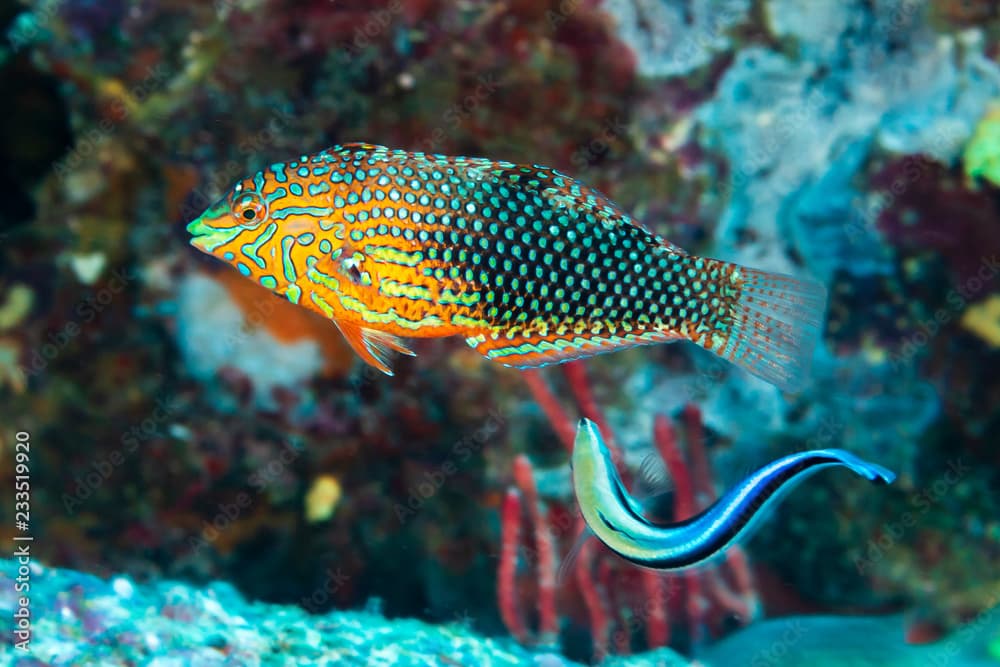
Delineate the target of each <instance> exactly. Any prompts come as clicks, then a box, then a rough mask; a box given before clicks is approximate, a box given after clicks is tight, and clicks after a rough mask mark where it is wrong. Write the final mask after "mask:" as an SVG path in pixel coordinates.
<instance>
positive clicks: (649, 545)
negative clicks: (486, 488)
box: [572, 419, 896, 570]
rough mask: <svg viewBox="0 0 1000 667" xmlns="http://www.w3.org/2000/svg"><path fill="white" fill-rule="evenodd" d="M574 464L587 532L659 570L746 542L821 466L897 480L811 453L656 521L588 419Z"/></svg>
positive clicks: (832, 455) (851, 461)
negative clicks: (673, 518)
mask: <svg viewBox="0 0 1000 667" xmlns="http://www.w3.org/2000/svg"><path fill="white" fill-rule="evenodd" d="M572 466H573V489H574V492H575V493H576V499H577V503H578V504H579V505H580V510H581V512H582V513H583V518H584V520H585V521H586V522H587V528H588V530H589V531H590V532H592V533H593V534H594V535H596V536H597V538H598V539H599V540H601V542H603V543H604V544H605V545H607V547H608V548H609V549H611V550H612V551H614V552H615V553H617V554H618V555H619V556H621V557H622V558H624V559H626V560H628V561H631V562H632V563H635V564H636V565H640V566H642V567H647V568H652V569H657V570H682V569H686V568H690V567H694V566H697V565H700V564H702V563H705V562H708V561H711V560H712V559H714V558H716V557H718V556H721V555H722V554H724V553H725V551H726V549H727V548H728V547H729V546H731V545H732V544H735V543H736V542H737V541H739V540H741V539H745V538H747V537H749V536H750V535H751V534H752V532H753V530H754V528H755V527H756V526H757V525H758V524H759V523H760V521H761V519H762V518H764V517H765V516H767V514H768V512H769V510H771V509H772V508H773V507H774V506H775V505H776V504H777V503H778V502H779V501H780V500H781V499H782V498H783V497H784V496H785V495H787V494H788V492H789V491H791V490H792V489H793V488H795V487H796V486H797V485H798V484H799V483H801V482H802V481H803V480H805V479H806V478H807V477H810V476H812V475H813V474H815V473H817V472H819V471H820V470H823V469H824V468H830V467H835V466H841V467H845V468H848V469H849V470H851V471H852V472H854V473H856V474H858V475H860V476H862V477H864V478H865V479H867V480H868V481H870V482H873V483H876V484H891V483H892V481H893V480H894V479H896V475H895V474H894V473H893V472H891V471H890V470H887V469H886V468H883V467H882V466H880V465H876V464H874V463H869V462H867V461H863V460H862V459H860V458H858V457H857V456H855V455H854V454H851V453H850V452H846V451H844V450H841V449H814V450H811V451H806V452H799V453H796V454H791V455H789V456H786V457H784V458H781V459H778V460H777V461H774V462H772V463H769V464H768V465H766V466H764V467H763V468H761V469H760V470H758V471H757V472H755V473H753V474H752V475H750V476H749V477H747V478H746V479H744V480H743V481H742V482H740V483H739V484H737V485H736V486H735V487H733V488H732V489H731V490H730V491H729V492H728V493H726V494H725V495H724V496H722V497H721V498H719V499H718V500H717V501H716V502H715V504H713V505H712V506H711V507H709V508H708V509H706V510H705V511H703V512H702V513H700V514H698V515H697V516H693V517H690V518H685V519H683V520H679V521H677V522H676V523H666V524H661V523H656V522H653V521H651V520H650V519H647V518H646V517H645V516H643V515H642V513H641V505H640V503H639V501H638V500H636V499H635V498H633V497H632V496H631V495H629V493H628V491H627V490H626V489H625V485H624V484H623V483H622V480H621V478H620V477H619V476H618V471H617V470H616V469H615V465H614V463H613V462H612V460H611V454H610V452H609V451H608V448H607V445H605V444H604V440H603V439H602V438H601V433H600V431H599V430H598V429H597V426H596V425H595V424H594V423H593V422H592V421H590V420H588V419H584V420H581V422H580V424H579V427H578V429H577V433H576V441H575V443H574V445H573V457H572Z"/></svg>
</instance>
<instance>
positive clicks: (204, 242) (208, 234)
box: [186, 216, 240, 254]
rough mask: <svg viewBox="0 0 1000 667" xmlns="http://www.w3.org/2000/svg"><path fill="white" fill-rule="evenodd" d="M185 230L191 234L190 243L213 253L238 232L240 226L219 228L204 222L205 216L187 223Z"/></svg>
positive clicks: (203, 250)
mask: <svg viewBox="0 0 1000 667" xmlns="http://www.w3.org/2000/svg"><path fill="white" fill-rule="evenodd" d="M186 229H187V232H188V234H190V235H191V245H193V246H194V247H195V248H197V249H198V250H201V251H202V252H205V253H208V254H213V253H214V252H215V250H216V249H217V248H219V247H220V246H224V245H225V244H227V243H229V242H230V241H232V240H233V238H234V237H235V236H236V235H237V234H239V233H240V228H239V227H235V228H228V229H219V228H218V227H212V226H210V225H208V224H206V221H205V216H201V217H199V218H197V219H196V220H194V221H192V222H190V223H188V226H187V228H186Z"/></svg>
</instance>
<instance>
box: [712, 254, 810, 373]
mask: <svg viewBox="0 0 1000 667" xmlns="http://www.w3.org/2000/svg"><path fill="white" fill-rule="evenodd" d="M733 268H734V275H735V276H736V278H735V279H734V282H738V283H739V284H740V288H739V299H738V300H737V302H736V309H735V312H733V313H732V314H731V316H730V318H727V319H729V321H728V322H727V326H728V329H729V330H728V332H727V334H728V336H727V341H726V344H725V346H723V347H722V349H716V350H714V351H715V352H716V353H718V354H719V356H721V357H722V358H724V359H727V360H729V361H731V362H733V363H735V364H738V365H739V366H742V367H743V368H745V369H746V370H748V371H749V372H750V373H753V374H754V375H756V376H757V377H759V378H762V379H764V380H766V381H768V382H770V383H771V384H773V385H775V386H777V387H778V388H779V389H781V390H783V391H796V390H797V389H798V388H799V387H800V386H801V385H802V383H803V381H804V380H805V378H806V375H807V374H808V371H809V362H810V360H811V358H812V352H813V346H814V345H815V343H816V339H817V338H818V336H819V333H820V329H821V327H822V324H823V312H824V310H825V308H826V288H824V287H823V286H822V285H820V284H819V283H817V282H814V281H808V280H800V279H798V278H795V277H793V276H786V275H782V274H778V273H767V272H765V271H758V270H756V269H748V268H746V267H742V266H738V267H737V266H734V267H733Z"/></svg>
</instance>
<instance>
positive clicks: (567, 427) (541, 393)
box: [522, 371, 576, 455]
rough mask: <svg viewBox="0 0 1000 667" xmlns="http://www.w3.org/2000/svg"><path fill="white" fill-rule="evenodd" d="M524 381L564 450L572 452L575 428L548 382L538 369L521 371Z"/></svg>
mask: <svg viewBox="0 0 1000 667" xmlns="http://www.w3.org/2000/svg"><path fill="white" fill-rule="evenodd" d="M522 376H523V377H524V381H525V382H527V383H528V389H530V390H531V393H532V394H533V395H534V397H535V402H536V403H538V406H539V407H540V408H541V409H542V412H544V413H545V416H546V417H547V418H548V420H549V424H550V425H551V426H552V430H553V431H555V432H556V435H557V436H559V441H560V442H561V443H562V444H563V446H564V447H565V448H566V451H568V452H569V453H570V455H572V454H573V441H574V440H575V438H576V428H575V427H574V426H573V422H572V420H571V419H570V418H569V415H567V414H566V411H565V410H563V407H562V405H560V404H559V400H558V399H557V398H556V397H555V395H554V394H553V393H552V390H551V389H549V384H548V383H547V382H546V381H545V378H544V377H543V376H542V374H541V373H539V372H538V371H525V372H524V373H522Z"/></svg>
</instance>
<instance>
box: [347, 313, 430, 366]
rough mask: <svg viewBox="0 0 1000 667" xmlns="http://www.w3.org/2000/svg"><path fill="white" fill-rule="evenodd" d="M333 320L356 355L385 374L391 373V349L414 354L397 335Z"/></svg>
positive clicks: (409, 354) (408, 354) (412, 355)
mask: <svg viewBox="0 0 1000 667" xmlns="http://www.w3.org/2000/svg"><path fill="white" fill-rule="evenodd" d="M333 321H334V322H335V323H336V325H337V328H338V329H340V333H342V334H343V335H344V338H345V339H346V340H347V342H348V343H350V345H351V347H352V348H354V351H355V352H357V353H358V356H359V357H361V358H362V359H364V361H365V363H367V364H369V365H370V366H374V367H375V368H377V369H379V370H380V371H382V372H383V373H385V374H386V375H392V374H393V373H392V369H391V368H390V367H389V360H390V358H391V357H392V352H393V351H396V352H399V353H400V354H405V355H407V356H410V357H414V356H416V353H415V352H414V351H413V350H411V349H410V348H409V347H407V346H406V343H404V342H403V339H402V338H400V337H399V336H395V335H393V334H390V333H385V332H384V331H379V330H377V329H369V328H367V327H363V326H360V325H357V324H353V323H351V322H341V321H340V320H337V319H334V320H333Z"/></svg>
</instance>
